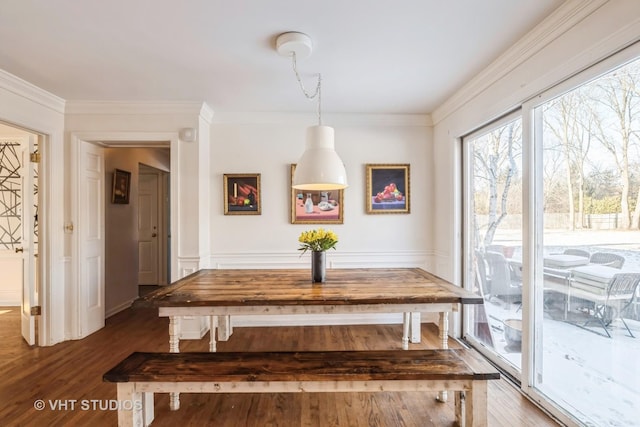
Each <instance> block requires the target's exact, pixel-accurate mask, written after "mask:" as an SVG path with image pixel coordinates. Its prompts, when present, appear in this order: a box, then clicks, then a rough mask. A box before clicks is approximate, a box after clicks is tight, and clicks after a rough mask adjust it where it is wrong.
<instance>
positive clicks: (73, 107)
mask: <svg viewBox="0 0 640 427" xmlns="http://www.w3.org/2000/svg"><path fill="white" fill-rule="evenodd" d="M204 105H206V104H203V103H202V102H181V101H178V102H173V101H162V102H156V101H67V105H66V110H65V113H66V114H190V115H195V116H200V115H201V114H203V113H204V114H208V111H211V115H213V110H211V109H210V108H209V107H208V106H207V107H206V109H205V108H204Z"/></svg>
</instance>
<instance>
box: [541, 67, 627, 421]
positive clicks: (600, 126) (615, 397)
mask: <svg viewBox="0 0 640 427" xmlns="http://www.w3.org/2000/svg"><path fill="white" fill-rule="evenodd" d="M549 95H551V97H549V98H546V97H543V98H542V100H543V101H542V102H541V103H538V104H537V105H535V106H533V108H532V110H531V111H532V114H533V129H534V133H533V135H534V144H533V145H534V147H535V148H534V153H533V156H534V158H535V159H536V161H535V167H534V170H533V174H532V176H533V182H532V184H533V186H534V188H536V189H537V190H538V191H535V194H536V197H535V214H536V215H535V219H536V220H535V221H534V223H533V227H534V230H541V232H540V233H536V234H534V235H536V236H539V237H538V239H537V242H536V244H535V245H534V246H533V248H534V251H536V250H537V251H536V252H537V253H536V254H535V255H536V256H535V259H536V261H537V265H538V266H539V267H538V276H537V280H535V281H534V283H535V288H536V289H535V294H536V296H537V298H535V299H534V300H535V301H536V302H537V305H535V309H534V319H535V320H536V321H535V322H534V324H533V325H532V330H533V331H534V336H535V337H536V339H535V341H534V344H533V345H534V349H535V357H534V358H533V363H534V372H535V375H534V376H533V378H532V380H533V384H534V389H535V390H536V391H537V392H539V393H541V394H542V395H544V396H545V397H546V398H547V399H549V400H550V401H552V402H553V403H554V404H555V405H557V406H559V407H561V408H563V409H565V410H566V411H568V412H570V413H571V414H572V416H573V417H575V418H577V419H579V420H580V421H581V422H583V423H585V424H586V425H610V426H640V418H639V417H638V414H639V413H640V363H638V361H639V360H640V342H639V340H640V310H639V307H640V304H638V303H639V301H638V299H637V297H638V292H640V290H639V289H638V284H639V283H640V231H639V230H638V229H639V226H640V138H639V136H640V134H639V133H638V132H639V130H640V60H636V61H633V62H631V63H628V64H626V65H624V66H621V67H619V68H616V69H613V70H610V71H608V72H606V73H605V74H603V75H601V76H599V77H597V78H594V79H593V80H590V81H588V82H585V83H582V84H580V85H579V86H577V87H574V88H571V89H570V90H568V91H565V92H563V93H560V94H558V95H557V96H553V95H555V93H550V94H549Z"/></svg>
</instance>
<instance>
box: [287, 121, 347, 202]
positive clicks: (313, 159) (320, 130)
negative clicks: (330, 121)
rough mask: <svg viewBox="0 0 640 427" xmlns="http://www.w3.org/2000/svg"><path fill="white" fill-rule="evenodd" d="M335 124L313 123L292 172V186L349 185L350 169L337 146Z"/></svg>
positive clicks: (330, 187)
mask: <svg viewBox="0 0 640 427" xmlns="http://www.w3.org/2000/svg"><path fill="white" fill-rule="evenodd" d="M333 134H334V133H333V128H332V127H329V126H311V127H309V128H308V129H307V144H306V149H305V151H304V153H302V157H300V160H298V163H297V165H296V169H295V172H294V174H293V184H292V187H293V188H295V189H297V190H307V191H325V190H342V189H343V188H346V187H347V172H346V171H345V169H344V164H343V163H342V160H341V159H340V157H339V156H338V153H336V150H335V148H334V147H335V144H334V138H333Z"/></svg>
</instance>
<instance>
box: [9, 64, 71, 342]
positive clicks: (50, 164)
mask: <svg viewBox="0 0 640 427" xmlns="http://www.w3.org/2000/svg"><path fill="white" fill-rule="evenodd" d="M0 120H1V121H4V122H6V123H8V124H11V125H15V126H19V127H23V128H25V129H27V130H29V131H32V132H34V133H38V134H42V135H46V139H45V141H44V144H43V146H42V152H43V156H42V159H43V161H42V163H41V164H40V178H41V180H40V183H41V187H40V191H41V193H42V196H41V197H42V200H41V202H42V203H41V212H42V213H41V215H40V222H39V227H40V235H41V236H42V237H41V243H40V244H41V252H40V253H39V259H40V262H41V265H42V272H43V274H42V276H41V277H40V279H41V281H40V283H41V301H42V316H41V319H46V321H45V322H42V323H40V326H39V329H38V335H39V338H38V340H39V342H40V343H41V344H47V345H50V344H54V343H57V342H60V341H63V340H64V332H65V312H64V309H65V297H66V296H65V293H64V291H65V286H64V281H65V273H66V271H65V270H66V268H67V266H68V261H69V260H68V258H65V253H64V238H63V212H64V202H65V200H64V197H60V195H63V194H64V187H63V183H64V181H63V176H64V161H63V157H64V147H63V137H64V101H63V100H62V99H60V98H58V97H56V96H55V95H53V94H50V93H48V92H45V91H43V90H41V89H39V88H37V87H35V86H33V85H31V84H29V83H27V82H25V81H23V80H21V79H19V78H16V77H15V76H12V75H11V74H8V73H6V72H4V71H2V70H0Z"/></svg>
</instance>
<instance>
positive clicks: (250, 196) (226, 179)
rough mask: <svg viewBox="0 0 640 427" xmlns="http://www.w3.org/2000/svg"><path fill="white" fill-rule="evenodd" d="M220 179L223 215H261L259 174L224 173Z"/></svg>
mask: <svg viewBox="0 0 640 427" xmlns="http://www.w3.org/2000/svg"><path fill="white" fill-rule="evenodd" d="M222 179H223V184H222V187H223V194H224V214H225V215H261V214H262V201H261V200H260V196H261V195H262V190H261V188H260V174H259V173H225V174H224V175H223V178H222Z"/></svg>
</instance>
